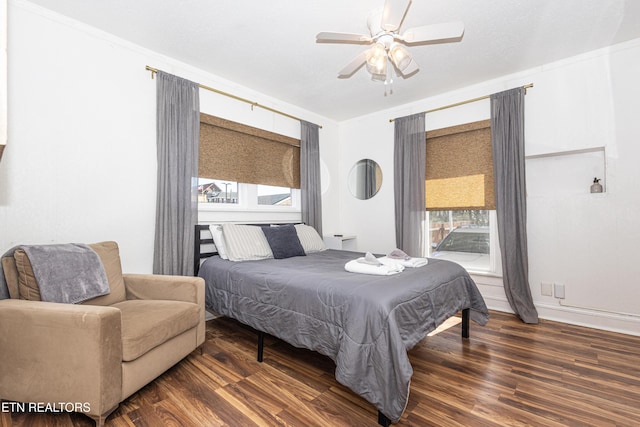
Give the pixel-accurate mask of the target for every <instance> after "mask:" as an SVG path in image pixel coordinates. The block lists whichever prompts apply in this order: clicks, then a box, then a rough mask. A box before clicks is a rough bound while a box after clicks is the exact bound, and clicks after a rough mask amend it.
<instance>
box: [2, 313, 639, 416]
mask: <svg viewBox="0 0 640 427" xmlns="http://www.w3.org/2000/svg"><path fill="white" fill-rule="evenodd" d="M409 354H410V358H411V363H412V365H413V368H414V375H413V379H412V383H411V395H410V399H409V404H408V406H407V409H406V411H405V413H404V415H403V417H402V419H401V421H400V422H399V423H398V424H396V425H397V426H585V425H593V426H638V425H640V337H633V336H629V335H622V334H615V333H610V332H603V331H599V330H594V329H588V328H582V327H577V326H571V325H566V324H562V323H556V322H551V321H544V320H543V321H541V322H540V324H538V325H525V324H523V323H521V322H520V321H519V320H518V319H516V318H515V317H514V316H513V315H510V314H505V313H499V312H492V313H491V319H490V320H489V323H488V324H487V325H486V326H484V327H480V326H478V325H476V324H475V323H473V322H472V323H471V337H470V339H468V340H463V339H462V338H461V337H460V326H459V325H457V326H454V327H452V328H450V329H448V330H446V331H444V332H441V333H440V334H438V335H436V336H433V337H428V338H426V339H425V340H423V341H422V342H420V343H419V344H418V345H417V346H416V347H415V348H414V349H412V350H411V352H410V353H409ZM255 357H256V335H255V333H254V332H253V331H251V330H249V329H247V328H245V327H244V326H242V325H240V324H238V323H236V322H235V321H232V320H230V319H226V318H219V319H215V320H212V321H209V322H208V324H207V340H206V342H205V344H204V351H203V354H202V355H201V354H200V352H199V351H195V352H194V353H192V354H191V355H190V356H188V357H187V358H186V359H184V360H183V361H182V362H180V363H179V364H178V365H176V366H174V367H173V368H171V369H170V370H169V371H167V372H166V373H165V374H164V375H162V376H161V377H160V378H158V379H157V380H156V381H154V382H152V383H151V384H149V385H148V386H146V387H145V388H143V389H142V390H141V391H139V392H138V393H136V394H134V395H133V396H131V397H130V398H129V399H127V400H126V401H125V402H123V403H122V404H121V405H120V407H119V408H118V410H117V411H116V412H114V413H113V414H112V415H111V416H110V417H109V418H108V419H107V426H112V427H119V426H141V427H142V426H154V427H155V426H253V425H257V426H376V425H377V411H376V410H375V409H374V408H373V406H372V405H370V404H369V403H368V402H366V401H365V400H363V399H362V398H360V397H358V396H357V395H355V394H354V393H352V392H351V391H350V390H349V389H347V388H346V387H343V386H342V385H340V384H338V383H337V382H336V381H335V379H334V376H333V370H334V365H333V362H332V361H331V360H330V359H328V358H326V357H323V356H321V355H319V354H317V353H314V352H310V351H306V350H301V349H296V348H293V347H291V346H289V345H287V344H285V343H283V342H281V341H279V340H277V339H275V338H270V337H267V338H266V339H265V354H264V362H263V363H258V362H256V360H255ZM0 425H1V426H16V427H23V426H45V425H46V426H92V425H93V422H92V421H91V420H90V419H89V418H87V417H85V416H83V415H80V414H58V415H52V414H24V413H6V412H5V413H0Z"/></svg>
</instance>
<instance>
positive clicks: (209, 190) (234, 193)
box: [198, 178, 239, 204]
mask: <svg viewBox="0 0 640 427" xmlns="http://www.w3.org/2000/svg"><path fill="white" fill-rule="evenodd" d="M238 201H239V197H238V183H237V182H233V181H224V180H217V179H208V178H198V202H199V203H231V204H238Z"/></svg>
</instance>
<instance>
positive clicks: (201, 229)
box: [193, 224, 218, 276]
mask: <svg viewBox="0 0 640 427" xmlns="http://www.w3.org/2000/svg"><path fill="white" fill-rule="evenodd" d="M195 236H196V238H195V239H194V251H193V253H194V257H193V275H194V276H197V275H198V271H200V264H201V263H202V260H203V259H205V258H209V257H212V256H214V255H217V254H218V252H217V250H214V251H209V250H203V246H204V247H205V248H207V247H211V246H213V245H214V243H213V235H212V234H211V231H210V229H209V225H208V224H196V227H195ZM214 247H215V246H214Z"/></svg>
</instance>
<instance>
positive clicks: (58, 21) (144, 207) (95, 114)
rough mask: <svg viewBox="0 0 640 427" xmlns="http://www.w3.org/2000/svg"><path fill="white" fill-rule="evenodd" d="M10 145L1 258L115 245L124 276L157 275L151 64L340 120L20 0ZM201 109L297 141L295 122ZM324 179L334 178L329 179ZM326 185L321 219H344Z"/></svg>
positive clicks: (12, 37)
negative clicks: (36, 249) (30, 250)
mask: <svg viewBox="0 0 640 427" xmlns="http://www.w3.org/2000/svg"><path fill="white" fill-rule="evenodd" d="M8 38H9V46H8V50H9V54H8V62H9V70H8V74H9V125H8V128H9V143H8V144H7V148H6V149H5V151H4V155H3V158H2V162H0V252H2V253H4V251H5V250H7V249H9V248H10V247H12V246H14V245H16V244H29V243H63V242H95V241H100V240H116V241H117V242H118V243H119V245H120V252H121V258H122V264H123V269H124V271H126V272H142V273H145V272H151V268H152V259H153V238H154V223H155V200H156V142H155V133H156V124H155V114H156V113H155V111H156V107H155V106H156V100H155V90H156V84H155V80H151V74H150V73H149V72H148V71H146V70H145V66H146V65H149V66H152V67H155V68H158V69H162V70H164V71H166V72H169V73H173V74H176V75H179V76H181V77H184V78H187V79H190V80H193V81H197V82H199V83H202V84H205V85H208V86H211V87H214V88H217V89H220V90H223V91H227V92H231V93H233V94H235V95H238V96H241V97H244V98H247V99H251V100H254V101H257V102H259V103H260V104H263V105H267V106H270V107H273V108H276V109H280V110H282V111H285V112H287V113H289V114H292V115H294V116H297V117H301V118H303V119H305V120H308V121H310V122H314V123H318V124H320V125H322V126H323V129H322V130H321V131H320V145H321V156H322V158H323V162H324V163H325V165H328V166H326V168H325V173H326V174H331V173H332V169H333V168H334V166H333V164H332V162H331V161H329V160H327V159H325V157H335V156H336V154H335V153H336V152H337V136H338V128H337V124H335V123H332V122H331V121H330V120H328V119H326V118H324V117H320V116H318V115H316V114H314V113H311V112H309V111H306V110H303V109H301V108H298V107H295V106H292V105H287V104H285V103H282V102H280V101H278V100H275V99H272V98H269V97H266V96H264V95H261V94H259V93H256V92H252V91H250V90H249V89H247V88H244V87H240V86H238V85H235V84H232V83H230V82H228V81H225V80H222V79H220V78H217V77H216V76H213V75H209V74H206V73H204V72H202V71H199V70H197V69H194V68H192V67H190V66H188V65H186V64H182V63H179V62H176V61H175V60H172V59H170V58H167V57H163V56H161V55H159V54H156V53H153V52H150V51H148V50H145V49H143V48H140V47H137V46H135V45H131V44H129V43H127V42H124V41H122V40H120V39H117V38H115V37H113V36H110V35H108V34H106V33H103V32H101V31H98V30H96V29H93V28H90V27H87V26H85V25H83V24H80V23H78V22H75V21H72V20H70V19H67V18H64V17H61V16H59V15H57V14H53V13H51V12H48V11H47V10H45V9H42V8H39V7H37V6H34V5H32V4H30V3H27V2H25V1H22V0H12V1H10V2H9V37H8ZM200 97H201V98H200V102H201V111H203V112H205V113H208V114H213V115H218V116H220V117H224V118H227V119H231V120H235V121H239V122H243V123H246V124H249V125H251V126H256V127H260V128H263V129H266V130H269V131H273V132H279V133H283V134H285V135H288V136H293V137H298V138H299V137H300V125H299V122H297V121H295V120H291V119H287V118H284V117H282V116H280V115H277V114H274V113H271V112H268V111H266V110H262V109H259V108H256V109H254V111H252V110H251V108H250V106H249V105H248V104H245V103H242V102H238V101H235V100H232V99H230V98H227V97H224V96H221V95H217V94H214V93H212V92H209V91H205V90H201V92H200ZM327 181H328V180H327ZM335 185H336V184H335V183H334V184H333V185H332V186H330V187H329V188H327V189H326V191H325V194H324V198H323V203H324V204H325V206H326V207H327V209H328V214H326V215H325V224H327V225H326V226H327V227H329V228H331V227H332V222H336V221H338V217H337V213H335V212H337V211H338V209H337V203H338V200H337V197H336V196H334V195H333V194H335V193H332V191H331V190H333V187H334V186H335Z"/></svg>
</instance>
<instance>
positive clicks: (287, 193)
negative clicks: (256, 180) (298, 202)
mask: <svg viewBox="0 0 640 427" xmlns="http://www.w3.org/2000/svg"><path fill="white" fill-rule="evenodd" d="M258 205H264V206H291V188H286V187H274V186H271V185H262V184H258Z"/></svg>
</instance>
